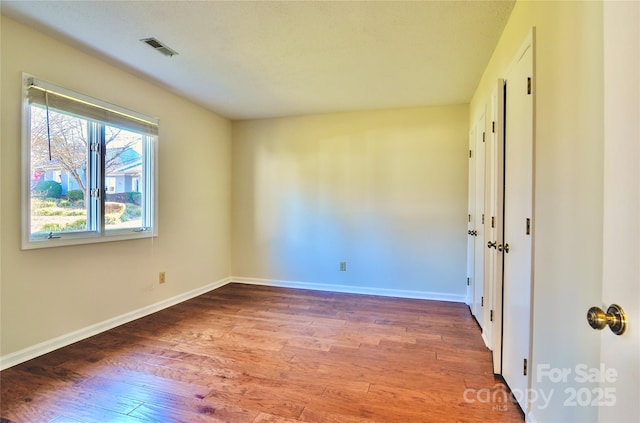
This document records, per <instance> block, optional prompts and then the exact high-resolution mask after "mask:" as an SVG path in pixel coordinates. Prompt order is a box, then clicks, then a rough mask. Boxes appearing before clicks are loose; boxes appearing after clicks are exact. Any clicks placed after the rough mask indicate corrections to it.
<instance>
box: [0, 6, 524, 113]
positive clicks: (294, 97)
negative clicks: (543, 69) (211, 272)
mask: <svg viewBox="0 0 640 423" xmlns="http://www.w3.org/2000/svg"><path fill="white" fill-rule="evenodd" d="M0 5H1V6H0V7H1V11H2V14H4V15H6V16H9V17H12V18H14V19H16V20H18V21H21V22H25V23H28V24H29V25H30V26H32V27H35V28H37V29H40V30H42V31H43V32H45V33H47V34H49V35H52V36H54V37H56V38H59V39H61V40H63V41H65V42H68V43H71V44H72V45H75V46H77V47H80V48H81V49H83V50H85V51H88V52H90V53H91V54H94V55H96V56H98V57H100V58H102V59H105V60H107V61H109V62H111V63H115V64H117V65H119V66H121V67H124V68H126V69H127V70H129V71H131V72H133V73H135V74H137V75H140V76H143V77H145V78H147V79H150V80H153V81H154V82H156V83H158V84H160V85H162V86H164V87H166V88H168V89H170V90H171V91H173V92H176V93H178V94H180V95H183V96H184V97H187V98H189V99H191V100H193V101H195V102H197V103H199V104H202V105H204V106H205V107H207V108H209V109H211V110H213V111H215V112H218V113H219V114H221V115H223V116H225V117H228V118H231V119H255V118H265V117H277V116H295V115H302V114H314V113H329V112H340V111H355V110H370V109H388V108H400V107H414V106H431V105H442V104H459V103H467V102H469V100H470V99H471V96H472V94H473V92H474V90H475V88H476V86H477V84H478V82H479V80H480V77H481V76H482V72H483V70H484V68H485V66H486V64H487V62H488V61H489V58H490V56H491V53H492V52H493V49H494V47H495V45H496V43H497V41H498V38H499V36H500V34H501V33H502V30H503V28H504V25H505V23H506V21H507V18H508V17H509V14H510V13H511V9H512V8H513V5H514V1H496V0H490V1H417V2H416V1H413V2H405V1H378V2H374V1H358V2H356V1H336V2H326V1H296V2H294V1H225V2H223V1H179V0H174V1H88V0H85V1H55V0H50V1H6V0H2V2H1V3H0ZM147 37H156V38H157V39H159V40H160V41H162V42H163V43H165V44H166V45H167V46H169V47H170V48H172V49H174V50H176V51H177V52H178V53H179V54H178V55H177V56H174V57H165V56H163V55H161V54H160V53H158V52H156V51H154V50H153V49H152V48H151V47H149V46H147V45H146V44H143V43H142V42H140V41H139V40H140V39H142V38H147Z"/></svg>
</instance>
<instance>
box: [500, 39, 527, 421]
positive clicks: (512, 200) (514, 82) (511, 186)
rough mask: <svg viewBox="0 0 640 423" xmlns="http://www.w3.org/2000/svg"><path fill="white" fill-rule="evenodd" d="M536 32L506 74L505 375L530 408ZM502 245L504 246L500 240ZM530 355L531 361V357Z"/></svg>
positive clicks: (519, 396)
mask: <svg viewBox="0 0 640 423" xmlns="http://www.w3.org/2000/svg"><path fill="white" fill-rule="evenodd" d="M532 40H533V37H530V38H529V40H528V41H527V42H526V43H525V45H524V46H523V48H522V49H521V50H520V52H519V54H518V56H517V57H516V62H515V63H514V64H513V65H512V67H511V68H510V70H509V73H508V75H507V78H506V82H505V87H506V91H505V92H506V100H505V103H506V105H505V108H506V111H505V136H504V139H505V144H504V145H505V147H504V149H505V150H504V151H505V152H504V154H505V179H504V245H503V246H502V247H503V249H504V250H503V251H504V253H503V260H504V279H503V285H504V286H503V319H502V330H503V344H502V375H503V377H504V379H505V381H506V382H507V384H508V385H509V387H510V388H511V390H512V391H513V392H514V393H516V394H517V395H516V399H517V400H518V403H519V404H520V406H521V407H522V409H523V410H525V411H526V410H527V405H528V399H527V395H524V394H523V393H526V392H527V389H528V385H529V378H528V374H529V367H530V364H529V347H530V323H531V269H532V266H531V265H532V263H531V260H532V258H531V257H532V256H531V253H532V250H531V247H532V241H531V239H532V233H533V229H532V225H533V222H532V221H531V217H532V213H533V52H532V50H533V43H532ZM499 247H500V246H499ZM525 360H526V361H525Z"/></svg>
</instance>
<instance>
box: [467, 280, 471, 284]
mask: <svg viewBox="0 0 640 423" xmlns="http://www.w3.org/2000/svg"><path fill="white" fill-rule="evenodd" d="M469 285H471V278H467V286H469Z"/></svg>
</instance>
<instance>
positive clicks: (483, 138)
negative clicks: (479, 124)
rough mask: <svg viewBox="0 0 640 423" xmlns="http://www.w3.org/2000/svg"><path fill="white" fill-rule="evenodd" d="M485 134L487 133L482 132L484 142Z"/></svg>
mask: <svg viewBox="0 0 640 423" xmlns="http://www.w3.org/2000/svg"><path fill="white" fill-rule="evenodd" d="M485 135H486V134H485V133H484V132H483V133H482V142H484V140H485Z"/></svg>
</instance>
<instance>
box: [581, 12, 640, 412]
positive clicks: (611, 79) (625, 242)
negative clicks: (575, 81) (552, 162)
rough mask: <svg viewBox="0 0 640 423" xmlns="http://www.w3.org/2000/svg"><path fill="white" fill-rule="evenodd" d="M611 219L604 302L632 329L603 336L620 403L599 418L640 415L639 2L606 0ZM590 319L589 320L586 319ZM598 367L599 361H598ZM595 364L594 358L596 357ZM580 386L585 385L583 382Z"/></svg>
mask: <svg viewBox="0 0 640 423" xmlns="http://www.w3.org/2000/svg"><path fill="white" fill-rule="evenodd" d="M603 7H604V10H603V12H604V63H605V65H604V171H605V172H604V174H605V178H604V225H603V262H602V264H603V269H602V270H603V281H602V287H603V288H602V303H601V304H593V305H596V306H599V307H601V308H603V309H604V310H606V308H607V307H608V306H609V305H610V304H612V303H616V304H619V305H620V306H622V308H623V309H624V310H625V312H626V313H627V318H628V322H629V329H627V331H626V332H625V333H624V334H623V335H621V336H617V335H614V334H613V333H612V332H611V331H610V330H609V329H607V328H605V329H604V330H603V331H602V333H597V332H596V333H587V336H588V338H591V339H592V340H593V339H595V340H596V342H597V339H598V338H599V339H600V343H601V346H600V353H601V363H602V364H601V366H604V367H605V368H606V369H614V370H615V373H616V375H615V376H611V377H606V378H604V380H603V381H602V384H601V387H600V388H601V391H600V392H603V393H605V394H613V398H614V399H615V405H610V404H608V406H601V407H599V410H598V411H599V419H598V420H599V421H600V422H637V421H638V416H640V406H639V403H640V401H639V398H640V388H639V387H638V380H640V331H639V330H638V324H640V288H639V286H640V278H639V276H638V275H639V272H640V268H639V263H640V224H639V222H640V171H639V169H640V167H639V166H638V163H640V148H639V145H640V120H639V119H638V116H640V41H639V40H640V6H639V3H638V2H628V3H625V2H605V3H604V6H603ZM585 324H586V323H585ZM594 364H596V365H595V366H594V367H595V368H600V367H599V366H598V365H597V364H599V363H594ZM592 366H593V364H592ZM578 388H579V387H578Z"/></svg>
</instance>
